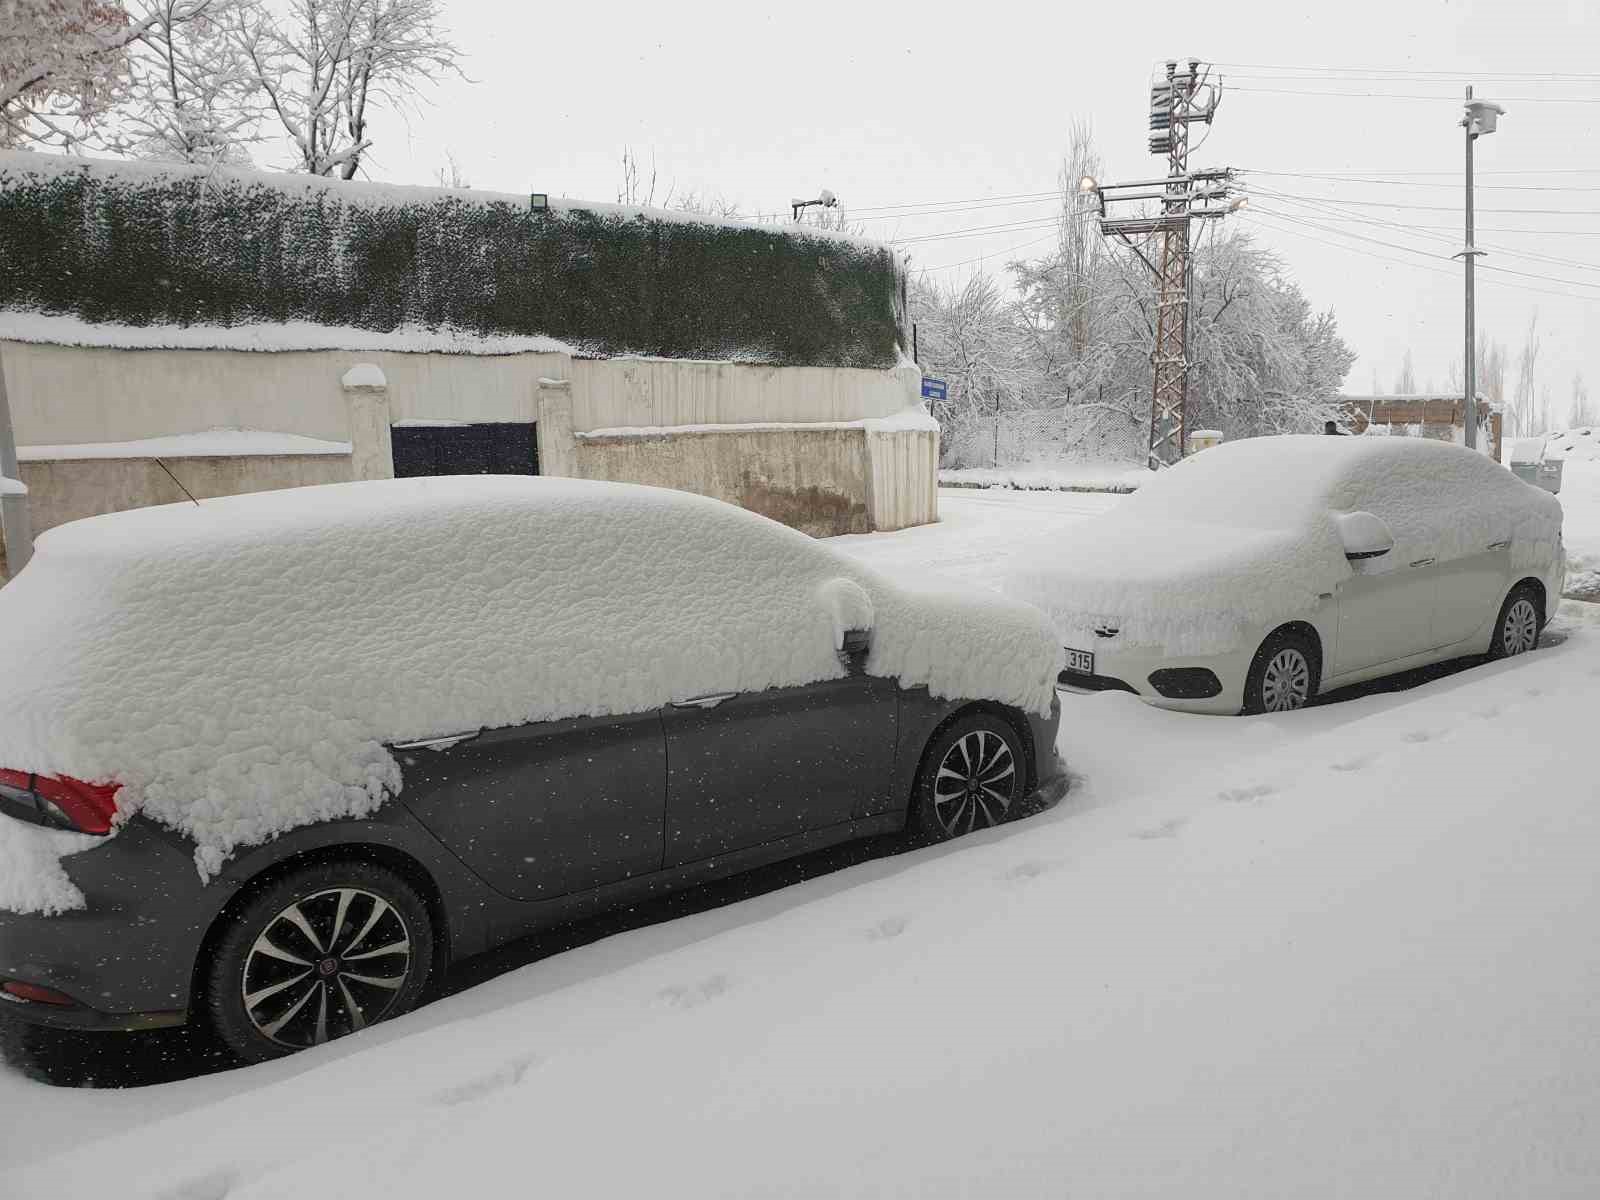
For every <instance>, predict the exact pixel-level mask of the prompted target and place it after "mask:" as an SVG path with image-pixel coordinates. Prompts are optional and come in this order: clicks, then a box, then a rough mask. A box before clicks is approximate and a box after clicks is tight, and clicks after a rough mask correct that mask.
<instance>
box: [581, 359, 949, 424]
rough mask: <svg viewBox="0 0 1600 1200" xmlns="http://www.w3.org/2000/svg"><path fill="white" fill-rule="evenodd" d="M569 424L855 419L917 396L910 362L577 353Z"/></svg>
mask: <svg viewBox="0 0 1600 1200" xmlns="http://www.w3.org/2000/svg"><path fill="white" fill-rule="evenodd" d="M571 379H572V388H573V409H572V418H573V428H574V429H576V430H579V431H584V430H591V429H615V428H618V427H628V426H631V427H639V426H645V427H656V426H664V425H723V424H736V423H738V422H742V421H768V422H814V421H857V420H860V419H862V418H864V417H887V416H892V415H893V414H895V413H897V412H900V411H901V410H902V409H904V408H905V407H906V406H907V405H908V404H911V403H913V402H915V401H916V400H918V399H919V398H920V396H919V392H920V390H921V388H920V383H921V374H920V372H918V371H917V369H916V368H914V367H909V368H908V367H901V368H897V369H896V370H892V371H864V370H854V369H849V368H843V367H763V366H748V365H745V364H741V363H729V362H677V361H672V360H664V359H630V358H614V359H578V360H575V361H574V362H573V364H572V374H571Z"/></svg>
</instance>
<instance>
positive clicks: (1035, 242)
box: [918, 231, 1056, 271]
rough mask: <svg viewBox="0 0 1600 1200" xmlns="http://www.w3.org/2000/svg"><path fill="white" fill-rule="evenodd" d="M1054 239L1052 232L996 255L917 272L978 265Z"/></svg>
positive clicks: (968, 259)
mask: <svg viewBox="0 0 1600 1200" xmlns="http://www.w3.org/2000/svg"><path fill="white" fill-rule="evenodd" d="M1055 237H1056V235H1055V233H1054V231H1052V232H1050V233H1047V234H1045V236H1044V237H1041V238H1033V239H1032V240H1031V241H1026V242H1022V243H1020V244H1018V245H1015V246H1010V247H1008V248H1007V249H1005V250H1002V251H1000V252H999V253H998V254H980V255H978V256H977V257H976V258H967V259H962V260H961V261H960V262H953V263H942V264H940V265H939V266H937V267H919V268H918V270H921V271H948V270H950V269H951V268H953V267H970V266H971V265H972V264H973V263H980V262H983V261H984V260H986V259H995V258H1001V257H1003V256H1005V255H1008V254H1015V253H1016V252H1017V251H1018V250H1026V249H1028V248H1029V247H1030V246H1037V245H1040V244H1041V243H1044V242H1053V241H1055Z"/></svg>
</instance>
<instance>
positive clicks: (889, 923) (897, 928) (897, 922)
mask: <svg viewBox="0 0 1600 1200" xmlns="http://www.w3.org/2000/svg"><path fill="white" fill-rule="evenodd" d="M909 924H911V921H910V919H909V918H907V917H885V918H884V919H883V920H881V921H879V922H878V923H877V924H876V925H874V926H872V928H870V929H868V930H867V941H869V942H882V941H887V940H888V939H889V938H897V937H899V936H900V935H901V934H902V933H904V932H905V931H906V926H907V925H909Z"/></svg>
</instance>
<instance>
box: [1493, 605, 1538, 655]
mask: <svg viewBox="0 0 1600 1200" xmlns="http://www.w3.org/2000/svg"><path fill="white" fill-rule="evenodd" d="M1500 640H1501V641H1502V642H1504V643H1505V648H1506V653H1507V654H1522V653H1523V652H1525V651H1528V650H1532V649H1533V648H1534V646H1536V645H1537V644H1538V642H1539V614H1538V613H1537V612H1535V611H1534V608H1533V604H1532V602H1531V601H1528V600H1518V601H1517V602H1516V603H1515V604H1513V605H1512V606H1511V608H1510V611H1508V612H1507V613H1506V623H1505V628H1504V629H1502V630H1501V632H1500Z"/></svg>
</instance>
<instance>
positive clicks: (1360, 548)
mask: <svg viewBox="0 0 1600 1200" xmlns="http://www.w3.org/2000/svg"><path fill="white" fill-rule="evenodd" d="M1333 523H1334V524H1335V525H1337V526H1338V527H1339V539H1340V540H1341V541H1342V542H1343V543H1344V556H1345V557H1346V558H1347V559H1349V560H1350V561H1351V562H1362V561H1365V560H1366V559H1369V558H1382V557H1383V556H1384V555H1385V554H1387V553H1389V551H1391V550H1393V549H1394V534H1392V533H1390V532H1389V527H1388V526H1387V525H1385V524H1384V523H1383V521H1382V520H1380V519H1379V518H1378V517H1375V516H1373V515H1372V514H1371V513H1369V512H1353V513H1336V514H1335V515H1334V518H1333Z"/></svg>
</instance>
